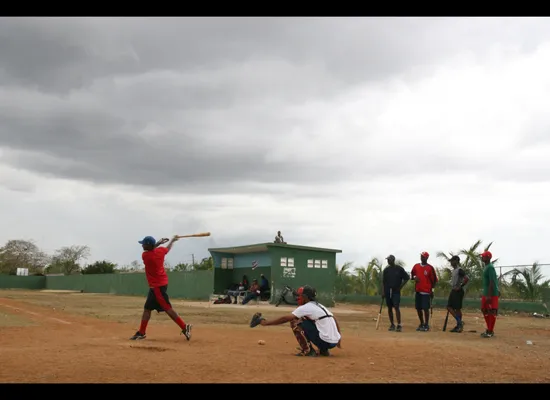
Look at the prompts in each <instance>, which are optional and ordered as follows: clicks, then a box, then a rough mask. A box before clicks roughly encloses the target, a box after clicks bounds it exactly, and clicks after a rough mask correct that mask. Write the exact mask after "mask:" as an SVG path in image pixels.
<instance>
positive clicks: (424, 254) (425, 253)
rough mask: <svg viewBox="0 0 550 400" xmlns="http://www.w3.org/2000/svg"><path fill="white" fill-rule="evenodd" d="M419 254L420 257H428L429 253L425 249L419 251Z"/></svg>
mask: <svg viewBox="0 0 550 400" xmlns="http://www.w3.org/2000/svg"><path fill="white" fill-rule="evenodd" d="M420 255H421V256H422V257H426V258H429V257H430V253H428V252H427V251H423V252H422V253H420Z"/></svg>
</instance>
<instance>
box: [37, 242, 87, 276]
mask: <svg viewBox="0 0 550 400" xmlns="http://www.w3.org/2000/svg"><path fill="white" fill-rule="evenodd" d="M89 256H90V248H89V247H88V246H81V245H73V246H65V247H61V248H60V249H58V250H56V252H55V254H54V255H53V257H52V261H51V264H50V265H49V266H48V268H47V269H46V270H47V272H48V273H55V272H57V273H63V274H65V275H71V274H74V273H77V272H79V271H80V269H81V267H80V262H81V261H82V260H84V259H86V258H88V257H89Z"/></svg>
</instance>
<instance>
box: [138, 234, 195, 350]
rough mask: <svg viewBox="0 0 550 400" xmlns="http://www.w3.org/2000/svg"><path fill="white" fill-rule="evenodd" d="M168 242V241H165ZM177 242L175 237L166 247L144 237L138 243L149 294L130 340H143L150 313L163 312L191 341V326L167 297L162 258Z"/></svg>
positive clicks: (165, 276) (166, 282)
mask: <svg viewBox="0 0 550 400" xmlns="http://www.w3.org/2000/svg"><path fill="white" fill-rule="evenodd" d="M166 240H168V239H166ZM176 240H178V239H177V238H176V237H175V236H174V237H173V238H172V240H171V241H170V243H168V245H167V246H166V247H162V246H160V244H161V243H163V241H160V242H158V243H157V241H156V240H155V238H154V237H152V236H146V237H144V238H143V240H140V241H139V243H140V244H141V245H142V247H143V254H142V256H141V258H142V260H143V264H145V276H146V277H147V283H148V284H149V294H148V295H147V300H145V305H144V307H143V315H142V317H141V325H140V327H139V330H138V331H137V332H136V334H135V335H134V336H132V337H131V338H130V340H140V339H145V337H146V335H145V330H146V329H147V324H148V323H149V319H151V311H152V310H157V312H159V313H160V312H163V311H165V312H166V314H168V316H169V317H170V318H172V320H173V321H174V322H175V323H176V324H178V326H179V327H180V328H181V333H182V334H183V335H185V338H186V339H187V340H191V325H190V324H186V323H185V322H184V321H183V320H182V319H181V317H180V316H179V315H178V313H176V312H175V311H174V309H173V308H172V304H171V303H170V298H169V297H168V292H167V289H168V275H167V274H166V270H165V269H164V257H166V254H168V252H169V251H170V250H171V249H172V245H173V244H174V242H175V241H176Z"/></svg>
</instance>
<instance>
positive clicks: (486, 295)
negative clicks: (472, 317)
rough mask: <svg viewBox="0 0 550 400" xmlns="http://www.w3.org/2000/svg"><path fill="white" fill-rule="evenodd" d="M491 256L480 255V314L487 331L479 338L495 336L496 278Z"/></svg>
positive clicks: (487, 253)
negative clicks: (483, 265) (481, 270)
mask: <svg viewBox="0 0 550 400" xmlns="http://www.w3.org/2000/svg"><path fill="white" fill-rule="evenodd" d="M492 258H493V255H492V254H491V252H490V251H484V252H483V253H481V261H482V262H483V264H485V268H484V269H483V295H482V296H481V312H482V313H483V317H484V318H485V323H486V325H487V330H486V331H485V332H483V333H482V334H481V337H484V338H490V337H493V336H494V335H495V332H494V329H495V323H496V320H497V314H498V298H499V295H500V293H499V290H498V277H497V273H496V270H495V266H494V265H493V263H492V262H491V259H492Z"/></svg>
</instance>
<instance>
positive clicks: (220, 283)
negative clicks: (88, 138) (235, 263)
mask: <svg viewBox="0 0 550 400" xmlns="http://www.w3.org/2000/svg"><path fill="white" fill-rule="evenodd" d="M213 273H214V291H213V293H217V294H222V293H223V292H224V290H227V288H228V287H229V286H230V285H231V284H232V283H233V270H232V269H221V268H214V271H213Z"/></svg>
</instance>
